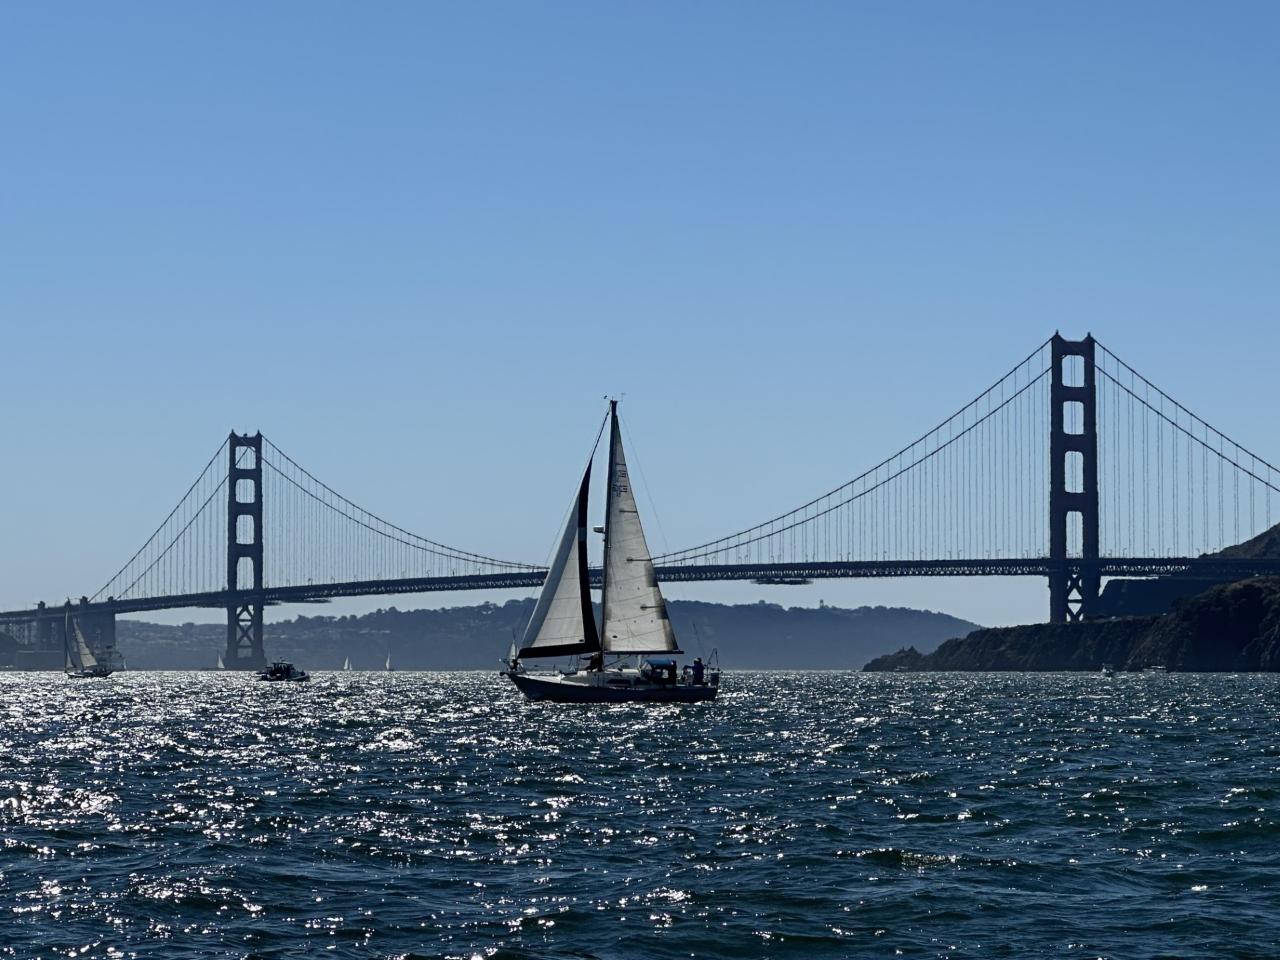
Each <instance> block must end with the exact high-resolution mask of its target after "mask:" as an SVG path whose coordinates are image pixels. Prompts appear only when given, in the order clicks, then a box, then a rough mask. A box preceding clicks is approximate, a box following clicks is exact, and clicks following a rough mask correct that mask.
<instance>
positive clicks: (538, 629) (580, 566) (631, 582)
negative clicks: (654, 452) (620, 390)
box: [503, 400, 720, 703]
mask: <svg viewBox="0 0 1280 960" xmlns="http://www.w3.org/2000/svg"><path fill="white" fill-rule="evenodd" d="M608 422H609V484H608V488H607V500H606V505H605V527H604V531H603V532H604V534H605V541H604V587H603V598H602V604H601V606H602V607H603V608H604V622H603V625H602V627H601V628H600V629H597V628H596V619H595V612H594V611H593V609H592V607H591V589H590V584H589V582H588V577H587V500H588V494H589V492H590V487H591V464H590V463H588V464H587V469H586V472H585V473H584V474H583V476H582V482H581V483H580V484H579V486H578V493H577V496H576V497H575V500H574V508H573V509H572V510H571V511H570V516H569V522H568V524H567V525H566V526H565V529H564V533H563V534H562V535H561V537H560V543H559V546H558V547H557V549H556V554H555V559H554V560H553V561H552V564H551V569H550V570H548V571H547V579H546V580H545V581H544V582H543V585H542V594H541V595H540V596H539V597H538V603H537V605H536V606H535V607H534V610H533V615H532V616H531V617H530V618H529V624H528V626H527V627H526V629H525V632H524V637H523V639H522V640H521V642H520V644H519V645H518V646H517V645H516V644H514V643H513V644H512V651H511V653H510V654H509V655H508V658H507V669H506V670H505V671H503V675H504V676H506V677H508V678H509V679H510V680H511V682H512V683H514V684H515V685H516V686H517V687H518V688H519V689H520V691H521V692H522V693H523V694H524V695H525V696H526V697H528V698H529V699H530V700H552V701H555V702H559V703H619V702H631V701H658V702H666V703H670V702H676V703H693V702H696V701H700V700H714V699H715V698H716V693H717V691H718V690H719V687H720V671H719V670H718V669H708V668H707V667H706V666H704V664H703V663H702V659H701V658H698V659H696V660H695V661H694V662H693V663H692V664H691V665H689V666H687V667H686V668H685V670H684V671H683V672H682V673H679V674H677V664H676V660H675V658H674V655H675V654H678V653H680V652H681V651H680V650H679V649H678V648H677V646H676V636H675V632H674V631H673V630H672V629H671V620H670V619H669V618H668V616H667V606H666V602H665V601H664V600H663V598H662V591H661V590H659V589H658V581H657V577H656V575H655V573H654V568H653V560H652V559H651V557H650V554H649V547H648V544H647V543H646V541H645V537H644V529H643V528H642V527H641V525H640V514H639V512H638V511H637V509H636V500H635V494H634V493H633V491H632V489H631V480H630V477H629V475H628V473H627V461H626V456H625V454H624V453H623V450H622V434H621V431H620V430H619V427H618V404H617V401H616V400H615V401H610V403H609V418H608ZM598 442H599V441H598V440H597V443H598ZM592 455H593V457H594V451H593V452H592ZM573 655H576V656H577V657H578V658H579V659H578V666H577V668H575V669H574V670H571V671H568V672H556V673H550V672H549V673H529V672H526V671H525V670H524V669H523V665H522V661H523V660H526V659H533V658H538V657H562V656H573ZM608 657H612V658H613V659H612V660H611V661H610V662H608V663H606V658H608ZM632 658H634V661H633V662H631V663H630V665H628V661H631V660H632ZM584 659H585V663H584Z"/></svg>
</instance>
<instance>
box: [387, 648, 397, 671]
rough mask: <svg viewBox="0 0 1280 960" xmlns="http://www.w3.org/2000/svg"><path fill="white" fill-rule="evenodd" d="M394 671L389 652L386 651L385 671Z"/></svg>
mask: <svg viewBox="0 0 1280 960" xmlns="http://www.w3.org/2000/svg"><path fill="white" fill-rule="evenodd" d="M394 669H395V667H393V666H391V651H390V650H388V651H387V671H388V672H390V671H392V670H394Z"/></svg>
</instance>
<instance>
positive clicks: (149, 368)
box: [0, 2, 1280, 623]
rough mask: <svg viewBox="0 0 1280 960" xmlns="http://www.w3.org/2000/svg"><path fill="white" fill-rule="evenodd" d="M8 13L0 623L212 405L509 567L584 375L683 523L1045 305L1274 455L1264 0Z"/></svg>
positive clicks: (1279, 211)
mask: <svg viewBox="0 0 1280 960" xmlns="http://www.w3.org/2000/svg"><path fill="white" fill-rule="evenodd" d="M0 37H2V38H3V46H4V53H3V56H0V124H2V125H0V137H3V142H4V149H3V151H2V153H0V171H3V176H2V177H0V332H2V334H3V336H2V338H0V351H3V358H4V362H3V365H2V369H3V371H4V373H3V380H2V382H3V395H4V400H3V409H4V411H5V412H4V427H5V430H6V433H7V434H8V442H7V443H6V445H5V457H4V461H5V464H4V469H3V470H0V503H3V505H4V506H3V508H2V509H0V606H3V607H6V608H8V607H13V606H21V605H27V604H29V603H30V602H32V601H34V600H37V599H50V600H57V599H59V598H61V597H63V596H65V595H67V594H69V593H70V594H72V595H78V594H80V593H82V592H92V591H93V590H94V589H96V588H97V587H98V586H99V585H100V584H101V582H102V581H104V580H105V579H106V577H107V576H108V575H109V573H110V572H112V571H114V569H115V568H116V567H117V566H118V565H119V564H120V563H121V562H122V561H123V560H124V559H125V558H127V556H128V555H130V554H131V553H132V551H133V549H134V548H135V547H136V546H137V545H138V542H139V541H140V539H141V538H142V537H144V536H145V535H146V534H147V533H149V532H150V530H151V529H152V528H153V527H154V526H155V525H156V524H157V523H158V522H159V520H160V519H162V518H163V516H164V513H165V512H166V511H167V510H168V509H169V507H170V506H171V505H172V503H173V502H174V501H175V500H176V499H177V497H178V496H179V495H180V494H181V492H182V491H183V490H184V489H185V488H186V486H187V484H188V483H189V482H190V481H191V479H193V478H194V476H195V474H196V473H197V472H198V471H199V469H200V467H201V466H202V465H203V464H204V463H205V461H206V460H207V459H208V457H209V455H210V454H211V453H212V451H213V450H214V449H215V448H216V447H217V445H218V444H219V442H220V441H221V439H222V438H223V437H224V436H225V435H226V433H227V432H228V430H230V429H232V428H233V427H234V428H237V429H242V430H255V429H261V430H262V431H263V432H265V433H267V434H268V435H269V436H270V437H271V438H272V439H273V440H274V441H275V442H276V443H277V444H279V445H280V446H281V447H283V448H284V449H285V450H287V451H289V452H290V454H291V455H292V456H294V457H295V458H297V459H298V460H299V461H301V462H302V463H303V464H305V465H306V466H308V467H309V468H310V469H311V470H312V471H313V472H315V473H316V474H317V475H319V476H321V477H323V478H324V479H326V480H327V481H328V482H329V483H331V484H332V485H333V486H335V487H337V488H338V489H339V490H342V491H343V492H345V493H347V494H348V495H349V496H351V497H352V498H353V499H355V500H357V501H359V502H361V503H362V504H364V505H366V506H368V507H369V508H370V509H373V510H375V511H376V512H378V513H380V514H382V515H384V516H388V517H390V518H393V519H395V520H396V521H397V522H399V523H401V524H403V525H404V526H406V527H408V528H409V529H412V530H415V531H418V532H420V533H422V534H425V535H427V536H431V537H434V538H436V539H439V540H443V541H445V542H447V543H453V544H457V545H459V546H462V547H465V548H468V549H473V550H478V551H482V552H486V553H492V554H496V555H499V556H504V557H511V558H513V559H526V558H529V559H533V560H540V559H541V558H543V557H544V556H545V554H546V551H547V548H548V545H549V544H550V543H551V541H552V539H553V538H554V536H555V534H556V530H555V526H556V523H557V522H558V518H559V516H560V513H561V510H562V509H563V506H564V503H565V502H566V500H567V498H568V495H569V492H570V490H571V488H572V486H573V483H574V482H575V473H576V471H577V469H578V467H579V465H580V462H581V458H582V455H583V451H584V447H585V446H586V445H587V444H588V443H589V441H590V437H591V435H592V434H593V432H594V429H595V426H596V424H597V422H598V417H599V414H600V409H601V408H600V403H599V400H600V397H601V396H602V395H604V394H605V393H615V394H617V393H625V395H626V401H625V416H626V417H627V421H628V424H629V429H630V431H631V433H632V435H633V437H634V439H635V442H636V447H637V449H636V450H635V451H633V452H634V454H636V455H638V457H639V459H640V466H641V467H642V468H643V473H644V478H645V480H646V481H647V484H648V487H649V494H650V495H651V496H652V499H653V502H654V503H655V504H656V505H657V508H658V510H657V512H658V515H659V516H658V521H660V522H659V523H651V524H650V526H651V528H653V529H652V530H651V539H653V540H654V541H655V547H661V546H663V545H667V546H670V547H679V546H683V545H687V544H689V543H692V542H697V541H701V540H703V539H707V538H709V537H712V536H715V535H718V534H721V533H725V532H729V531H730V530H733V529H738V528H740V527H742V526H745V525H747V524H748V523H751V522H754V521H756V520H760V519H765V518H767V517H768V516H772V515H773V514H775V513H778V512H780V511H782V510H784V509H787V508H789V507H791V506H794V505H796V504H798V503H800V502H802V501H804V500H807V499H808V498H809V497H810V496H812V495H814V494H816V493H819V492H822V491H824V490H826V489H828V488H830V487H832V486H835V485H836V484H838V483H840V482H842V481H843V480H845V479H847V478H848V477H850V476H852V475H854V474H855V473H857V472H860V471H861V470H862V469H863V468H865V467H867V466H869V465H871V464H873V463H876V462H878V461H879V460H880V459H881V457H882V456H884V455H885V454H887V453H889V452H892V450H895V449H897V447H898V446H900V445H901V444H902V443H903V442H905V441H906V440H907V439H908V438H909V437H914V436H916V435H918V434H920V433H921V432H923V431H924V429H926V428H927V427H929V426H932V425H933V424H934V423H935V422H937V421H939V420H940V419H942V418H943V417H944V416H945V415H947V414H949V413H950V412H951V411H952V410H953V409H955V408H956V407H958V406H959V405H960V404H961V403H963V402H964V401H966V400H968V399H969V398H970V397H971V396H973V395H974V394H975V393H977V392H978V390H979V389H981V388H982V387H984V386H986V385H987V384H988V383H989V382H991V381H992V380H994V379H995V377H996V376H998V375H999V374H1001V373H1003V372H1004V371H1005V370H1006V369H1007V368H1008V367H1010V366H1012V364H1013V363H1014V362H1015V361H1016V360H1018V359H1020V358H1021V357H1022V356H1023V355H1025V354H1026V353H1027V352H1028V351H1029V350H1030V349H1031V348H1032V347H1033V346H1034V345H1035V344H1037V343H1039V342H1041V341H1042V340H1043V339H1044V338H1045V337H1047V336H1048V335H1049V334H1051V333H1052V332H1053V331H1054V330H1055V329H1061V330H1062V331H1063V332H1064V334H1067V335H1071V336H1078V335H1083V334H1084V332H1086V331H1090V330H1091V331H1092V332H1094V333H1095V334H1096V335H1097V336H1098V337H1099V338H1101V339H1102V340H1103V341H1104V342H1106V343H1107V344H1108V346H1110V347H1111V348H1112V349H1113V350H1115V352H1116V353H1118V354H1119V355H1120V356H1122V357H1124V358H1126V359H1127V360H1129V361H1130V362H1131V363H1133V364H1134V365H1135V366H1137V367H1138V368H1139V369H1140V370H1142V371H1143V372H1144V373H1147V375H1148V376H1150V377H1152V379H1154V380H1156V381H1157V382H1158V383H1160V384H1161V385H1163V386H1165V387H1166V388H1167V389H1169V391H1170V392H1171V393H1172V394H1174V395H1175V396H1176V397H1178V398H1179V399H1180V400H1182V401H1183V402H1184V403H1186V404H1187V405H1188V406H1190V407H1191V408H1192V409H1195V410H1197V411H1198V412H1200V413H1202V414H1203V415H1204V416H1205V418H1206V419H1207V420H1209V421H1210V422H1213V423H1215V424H1217V425H1219V426H1221V427H1223V428H1224V429H1226V430H1227V431H1228V432H1230V433H1232V434H1233V435H1238V437H1239V439H1240V440H1241V441H1242V442H1243V443H1245V444H1246V445H1247V446H1249V447H1251V448H1253V449H1255V450H1257V451H1258V452H1259V453H1262V454H1271V455H1273V456H1280V437H1278V436H1277V434H1276V429H1275V423H1276V420H1275V410H1276V398H1275V387H1274V384H1275V373H1274V371H1275V364H1276V360H1275V358H1276V356H1277V346H1280V344H1278V342H1277V341H1278V340H1280V334H1278V333H1277V327H1278V324H1277V317H1278V315H1280V310H1278V309H1277V308H1278V307H1280V274H1278V272H1277V270H1276V263H1277V244H1278V241H1280V186H1278V183H1280V179H1278V178H1277V176H1276V170H1278V169H1280V125H1277V123H1276V122H1275V105H1276V103H1277V102H1280V70H1278V68H1277V65H1276V58H1275V50H1276V49H1277V44H1278V42H1280V7H1277V6H1275V5H1274V4H1264V3H1257V4H1252V3H1232V4H1226V5H1218V6H1210V5H1205V4H1190V3H1168V2H1162V3H1123V4H1104V3H1077V4H1055V5H1050V4H1025V3H984V2H979V3H965V4H954V3H936V4H934V3H913V4H902V3H831V4H826V3H796V4H790V3H788V4H783V3H775V4H765V3H744V2H735V3H699V4H674V3H670V4H664V3H657V4H643V5H642V4H618V3H581V4H578V3H547V4H515V3H492V4H462V3H458V4H444V3H439V4H418V3H404V4H394V3H381V4H377V5H355V4H345V3H305V4H304V3H273V4H268V5H251V4H247V3H245V4H213V3H203V4H197V3H191V4H159V3H130V4H111V5H107V4H97V5H89V4H67V3H10V4H5V5H4V6H3V8H0ZM673 594H674V595H675V596H677V597H679V596H686V597H695V596H696V597H708V598H731V599H756V598H765V599H774V600H778V601H779V602H783V603H816V602H817V600H818V598H819V597H821V598H823V599H825V600H826V601H827V602H828V603H842V604H854V603H877V602H884V603H911V604H914V605H920V606H927V607H932V608H935V609H945V610H947V611H949V612H953V613H956V614H958V615H961V616H967V617H970V618H973V619H976V620H980V621H982V622H989V623H999V622H1010V621H1017V620H1024V619H1034V618H1039V617H1042V616H1044V614H1045V610H1046V591H1045V589H1044V587H1043V585H1042V584H1040V583H1038V582H1026V583H1022V582H1014V581H1003V582H989V583H964V582H960V583H955V582H946V581H927V580H922V581H910V582H900V583H823V584H818V585H815V586H814V587H812V588H806V589H803V590H792V591H787V592H779V591H777V590H774V591H772V592H771V591H769V590H766V589H764V588H758V587H750V586H745V585H737V586H708V587H702V588H696V589H695V588H691V587H682V588H679V589H677V590H674V591H673ZM473 599H475V598H474V597H473V596H460V597H430V598H426V599H425V600H421V601H410V600H407V599H405V598H397V599H396V600H393V601H383V602H384V603H386V602H394V603H397V604H399V605H400V606H406V605H410V604H412V603H415V602H416V603H426V604H430V605H436V604H439V603H441V602H471V601H472V600H473ZM338 609H354V608H346V607H341V608H338Z"/></svg>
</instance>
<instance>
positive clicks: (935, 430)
mask: <svg viewBox="0 0 1280 960" xmlns="http://www.w3.org/2000/svg"><path fill="white" fill-rule="evenodd" d="M1050 339H1052V338H1050ZM1047 343H1049V340H1045V341H1044V343H1042V344H1040V345H1039V346H1038V347H1036V348H1035V349H1034V350H1032V351H1031V352H1030V353H1029V354H1027V355H1026V357H1025V358H1023V359H1022V360H1021V361H1020V362H1019V363H1017V364H1015V365H1014V367H1013V369H1011V370H1010V371H1009V372H1008V373H1006V374H1005V375H1004V376H1003V377H1000V379H998V380H997V381H996V382H995V383H993V384H992V385H991V386H990V387H988V388H987V389H986V390H984V391H982V393H980V394H978V395H977V397H975V398H974V399H973V400H971V401H969V402H968V403H967V404H965V405H964V406H963V407H961V408H960V409H959V410H958V411H957V412H956V413H953V414H952V415H951V416H949V417H947V419H945V420H943V421H942V422H941V423H940V424H938V425H937V426H936V427H934V428H933V429H932V430H929V431H928V432H926V433H924V434H922V435H921V436H920V437H919V438H917V439H916V440H915V441H914V442H913V443H911V444H908V445H907V446H905V447H903V448H902V449H901V450H899V451H898V452H897V453H895V454H894V455H893V456H891V457H887V458H885V459H884V460H882V461H880V463H878V464H876V465H875V466H874V467H872V468H871V469H869V470H864V471H863V472H862V473H860V474H859V475H858V476H856V477H854V478H853V479H852V480H848V481H846V482H844V483H842V484H840V485H839V486H837V487H834V488H832V489H831V490H828V491H827V492H826V493H824V494H822V495H821V496H818V497H814V498H813V499H812V500H810V501H809V502H808V503H805V504H802V505H800V506H798V507H796V508H795V509H793V510H788V511H786V512H785V513H780V514H778V515H777V516H775V517H774V518H773V519H772V520H764V521H761V522H760V523H757V524H755V525H754V526H751V527H748V528H746V529H745V530H740V531H739V532H738V533H732V534H729V535H728V536H725V537H718V538H716V539H715V540H708V541H707V542H706V543H700V544H698V545H696V546H693V547H687V548H686V549H685V550H675V551H672V552H671V553H667V554H663V555H662V558H661V559H665V558H667V557H673V556H675V555H677V554H681V553H686V552H688V551H690V550H701V549H703V548H704V547H710V546H711V545H712V544H717V543H722V542H723V541H726V540H733V539H734V538H736V537H740V536H744V535H745V534H748V533H752V532H754V531H755V530H758V529H759V528H760V527H764V526H767V525H768V524H770V523H774V522H777V521H782V520H786V519H787V518H788V517H792V516H794V515H795V514H797V513H799V512H800V511H802V510H807V509H808V508H809V507H812V506H813V505H814V504H815V503H817V502H818V501H820V500H823V499H825V498H827V497H830V496H834V495H836V494H838V493H839V492H840V491H841V490H844V489H845V488H846V487H851V486H853V485H854V484H855V483H857V482H858V481H859V480H863V479H864V478H866V477H867V476H869V475H871V474H872V473H875V472H877V471H878V470H879V469H880V468H881V467H884V466H886V465H887V464H889V463H891V462H892V461H894V460H896V459H897V458H898V457H900V456H901V455H902V454H904V453H906V452H907V450H909V449H910V448H911V447H914V446H915V445H916V444H918V443H919V442H920V441H921V440H925V439H927V438H929V437H931V436H933V435H934V434H935V433H939V432H940V431H941V430H942V429H943V427H946V426H947V425H948V424H950V423H951V422H952V421H954V420H955V419H956V418H957V417H960V416H961V415H962V414H964V413H966V412H967V411H968V410H969V408H970V407H972V406H973V405H974V404H976V403H978V402H979V401H980V400H981V399H982V398H983V397H985V396H986V395H987V394H989V393H991V392H992V391H993V390H995V388H996V387H998V386H1000V384H1001V383H1003V382H1004V381H1005V380H1007V379H1009V377H1011V376H1012V375H1013V374H1014V373H1016V372H1017V371H1018V370H1019V369H1021V368H1022V367H1024V366H1026V365H1027V363H1029V362H1030V361H1031V360H1032V359H1033V358H1034V357H1035V356H1036V355H1037V354H1039V353H1040V352H1041V351H1042V350H1044V348H1045V344H1047ZM1045 373H1048V369H1047V368H1046V369H1045V370H1043V371H1042V372H1041V373H1040V374H1039V376H1040V377H1042V376H1044V374H1045ZM1037 379H1039V377H1037ZM748 542H751V541H748ZM658 559H660V558H658V557H654V560H655V561H656V560H658Z"/></svg>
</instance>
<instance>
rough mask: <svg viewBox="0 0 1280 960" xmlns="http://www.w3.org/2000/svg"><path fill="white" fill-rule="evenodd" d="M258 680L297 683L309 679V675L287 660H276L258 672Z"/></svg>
mask: <svg viewBox="0 0 1280 960" xmlns="http://www.w3.org/2000/svg"><path fill="white" fill-rule="evenodd" d="M258 679H259V680H273V681H281V680H283V681H292V682H294V683H299V682H301V681H304V680H310V679H311V675H310V674H309V673H307V671H305V670H299V669H298V668H297V667H295V666H294V665H293V664H292V663H290V662H289V661H288V660H277V661H275V663H273V664H271V666H270V667H268V668H267V669H266V670H263V671H262V672H261V673H259V674H258Z"/></svg>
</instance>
